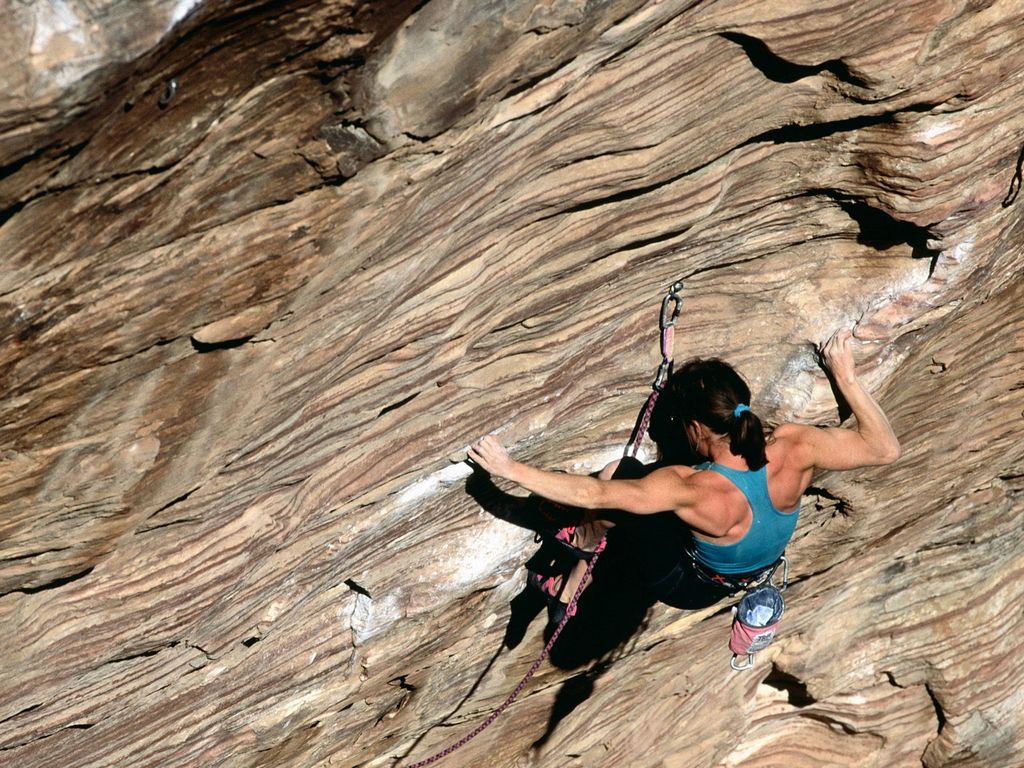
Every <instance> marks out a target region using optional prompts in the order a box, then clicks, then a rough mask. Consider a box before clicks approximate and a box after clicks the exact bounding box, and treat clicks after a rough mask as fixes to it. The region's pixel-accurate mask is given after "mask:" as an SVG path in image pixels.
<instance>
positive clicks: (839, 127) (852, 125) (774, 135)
mask: <svg viewBox="0 0 1024 768" xmlns="http://www.w3.org/2000/svg"><path fill="white" fill-rule="evenodd" d="M937 106H938V104H932V103H923V104H910V105H908V106H906V107H903V108H901V109H898V110H893V111H889V112H880V113H878V114H869V115H857V116H855V117H847V118H844V119H842V120H826V121H824V122H821V123H806V124H802V123H789V124H787V125H782V126H780V127H778V128H771V129H769V130H767V131H764V132H763V133H759V134H757V135H756V136H752V137H751V138H749V139H747V140H746V141H744V142H743V143H742V144H740V145H739V146H741V147H743V146H749V145H751V144H762V143H766V142H771V143H772V144H798V143H800V142H805V141H814V140H816V139H823V138H825V137H827V136H834V135H835V134H838V133H850V132H852V131H857V130H860V129H862V128H871V127H873V126H876V125H893V124H895V122H896V116H897V115H900V114H903V113H906V112H930V111H931V110H932V109H934V108H935V107H937Z"/></svg>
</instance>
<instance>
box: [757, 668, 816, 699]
mask: <svg viewBox="0 0 1024 768" xmlns="http://www.w3.org/2000/svg"><path fill="white" fill-rule="evenodd" d="M763 683H764V684H765V685H767V686H769V687H770V688H774V689H775V690H777V691H782V692H783V693H785V694H786V696H787V698H788V700H789V703H790V704H792V705H793V706H794V707H798V708H801V709H802V708H803V707H806V706H808V705H810V704H814V703H816V700H815V698H814V697H813V696H811V695H810V694H809V693H808V692H807V684H806V683H805V682H803V681H802V680H799V679H798V678H796V677H794V676H793V675H791V674H789V673H788V672H783V671H782V670H781V669H779V667H778V666H777V665H775V664H774V663H773V664H772V668H771V671H770V672H769V673H768V676H767V677H766V678H765V679H764V680H763Z"/></svg>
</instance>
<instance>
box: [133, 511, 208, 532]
mask: <svg viewBox="0 0 1024 768" xmlns="http://www.w3.org/2000/svg"><path fill="white" fill-rule="evenodd" d="M200 519H201V518H200V517H199V516H198V515H196V516H193V517H178V518H175V519H174V520H168V521H167V522H166V523H158V524H157V525H150V526H146V527H142V528H138V529H137V530H136V531H135V533H134V535H136V536H139V535H141V534H143V533H152V532H153V531H159V530H160V529H161V528H170V527H171V526H172V525H182V524H183V523H196V522H199V520H200Z"/></svg>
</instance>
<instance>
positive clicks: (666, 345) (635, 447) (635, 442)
mask: <svg viewBox="0 0 1024 768" xmlns="http://www.w3.org/2000/svg"><path fill="white" fill-rule="evenodd" d="M674 335H675V332H674V329H673V328H672V326H671V325H670V326H667V327H665V328H662V329H661V365H662V368H659V371H660V370H662V369H664V370H668V365H669V362H670V361H671V359H672V342H673V338H674ZM659 379H660V377H659ZM662 387H663V383H662V382H661V381H660V380H659V381H655V382H654V388H653V389H652V390H651V394H649V395H648V396H647V404H646V405H645V406H644V415H643V416H642V417H641V418H640V425H639V426H638V427H637V430H636V434H635V435H634V436H633V439H632V440H631V441H630V443H629V446H627V449H626V452H627V455H629V456H632V457H633V458H636V454H637V451H639V450H640V443H642V442H643V441H644V435H646V434H647V429H648V427H650V426H651V414H652V413H654V405H655V403H657V402H658V395H660V394H661V390H662Z"/></svg>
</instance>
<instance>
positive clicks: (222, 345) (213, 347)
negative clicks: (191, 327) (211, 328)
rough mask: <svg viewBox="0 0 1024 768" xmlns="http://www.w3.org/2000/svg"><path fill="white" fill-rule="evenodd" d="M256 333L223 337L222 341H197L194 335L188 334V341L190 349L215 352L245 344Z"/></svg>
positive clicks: (201, 352)
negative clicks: (234, 337) (232, 337)
mask: <svg viewBox="0 0 1024 768" xmlns="http://www.w3.org/2000/svg"><path fill="white" fill-rule="evenodd" d="M255 335H256V334H254V333H251V334H249V335H247V336H241V337H239V338H237V339H225V340H224V341H209V342H207V341H199V340H198V339H196V337H195V336H190V337H189V341H190V342H191V343H192V349H194V350H195V351H196V352H199V353H200V354H203V353H206V352H217V351H219V350H222V349H237V348H238V347H243V346H245V345H246V344H247V343H248V342H249V341H250V340H251V339H252V338H253V336H255Z"/></svg>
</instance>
